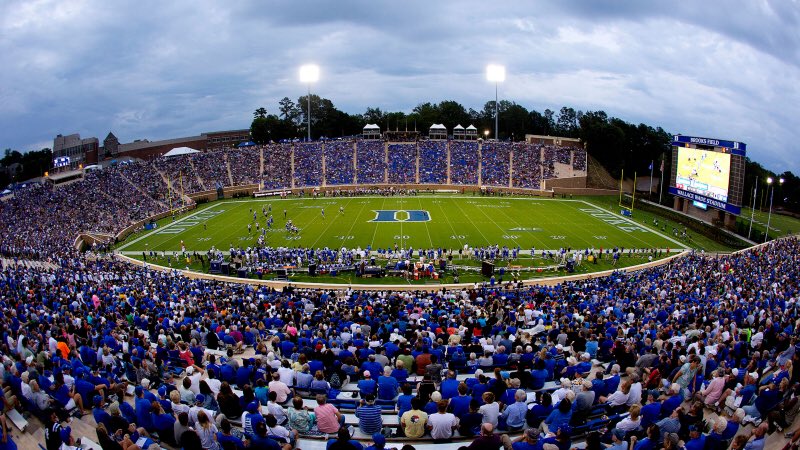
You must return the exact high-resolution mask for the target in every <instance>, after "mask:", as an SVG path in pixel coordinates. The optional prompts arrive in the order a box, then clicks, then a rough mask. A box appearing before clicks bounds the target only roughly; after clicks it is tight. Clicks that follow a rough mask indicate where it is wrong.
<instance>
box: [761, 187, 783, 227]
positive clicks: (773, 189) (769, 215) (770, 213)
mask: <svg viewBox="0 0 800 450" xmlns="http://www.w3.org/2000/svg"><path fill="white" fill-rule="evenodd" d="M773 181H774V180H773V179H772V177H767V186H769V188H770V189H769V214H767V232H766V233H764V242H765V243H766V242H767V240H768V239H769V223H770V221H771V220H772V196H773V194H775V186H773V185H772V182H773ZM778 184H780V185H783V178H778Z"/></svg>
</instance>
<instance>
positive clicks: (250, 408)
mask: <svg viewBox="0 0 800 450" xmlns="http://www.w3.org/2000/svg"><path fill="white" fill-rule="evenodd" d="M263 421H264V416H262V415H261V412H260V411H259V408H258V402H255V401H253V402H250V403H248V404H247V406H246V407H245V413H244V415H243V417H242V428H243V429H244V434H245V435H247V436H252V435H253V434H254V433H255V429H256V425H257V424H258V423H259V422H263Z"/></svg>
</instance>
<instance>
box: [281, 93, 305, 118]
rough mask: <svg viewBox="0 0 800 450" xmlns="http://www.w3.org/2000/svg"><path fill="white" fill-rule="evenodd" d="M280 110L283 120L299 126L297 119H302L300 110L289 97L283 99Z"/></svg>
mask: <svg viewBox="0 0 800 450" xmlns="http://www.w3.org/2000/svg"><path fill="white" fill-rule="evenodd" d="M278 110H279V111H280V118H281V119H282V120H285V121H288V122H292V123H294V124H297V119H298V118H299V117H300V108H298V107H297V105H296V104H295V103H294V102H293V101H292V100H291V99H290V98H289V97H283V98H282V99H281V101H279V102H278Z"/></svg>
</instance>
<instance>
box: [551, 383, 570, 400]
mask: <svg viewBox="0 0 800 450" xmlns="http://www.w3.org/2000/svg"><path fill="white" fill-rule="evenodd" d="M558 382H559V384H560V386H561V387H559V388H558V389H556V390H555V391H554V392H553V393H552V394H551V397H552V398H553V404H556V403H558V402H560V401H561V400H562V399H563V398H566V396H567V392H573V391H572V381H570V379H569V378H561V379H560V380H558Z"/></svg>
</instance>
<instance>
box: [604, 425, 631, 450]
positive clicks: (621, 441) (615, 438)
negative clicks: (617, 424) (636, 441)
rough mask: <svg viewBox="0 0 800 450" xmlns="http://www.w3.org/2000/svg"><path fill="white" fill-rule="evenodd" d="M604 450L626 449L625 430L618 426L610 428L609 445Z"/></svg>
mask: <svg viewBox="0 0 800 450" xmlns="http://www.w3.org/2000/svg"><path fill="white" fill-rule="evenodd" d="M606 450H628V442H626V441H625V431H623V430H620V429H619V428H614V429H613V430H611V445H610V446H608V447H606Z"/></svg>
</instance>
